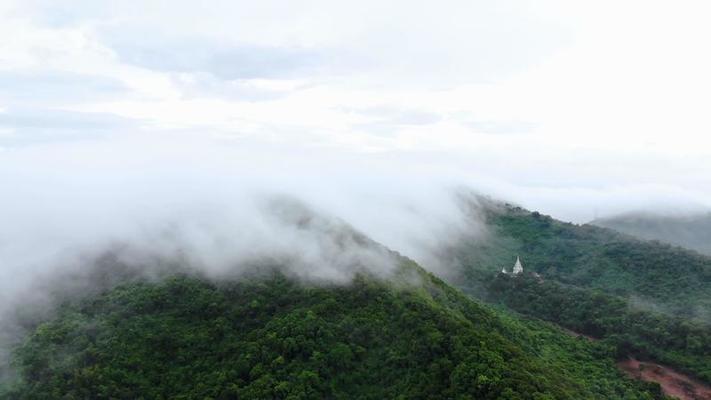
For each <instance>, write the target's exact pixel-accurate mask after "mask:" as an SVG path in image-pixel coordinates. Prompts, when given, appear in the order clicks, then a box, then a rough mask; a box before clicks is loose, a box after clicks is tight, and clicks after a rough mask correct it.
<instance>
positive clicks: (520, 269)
mask: <svg viewBox="0 0 711 400" xmlns="http://www.w3.org/2000/svg"><path fill="white" fill-rule="evenodd" d="M522 273H523V265H521V259H520V258H518V256H516V264H514V267H513V274H514V275H518V274H522Z"/></svg>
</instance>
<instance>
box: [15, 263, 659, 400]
mask: <svg viewBox="0 0 711 400" xmlns="http://www.w3.org/2000/svg"><path fill="white" fill-rule="evenodd" d="M402 268H403V270H404V271H409V272H407V273H409V274H411V273H412V272H413V271H414V272H415V273H416V274H417V275H418V276H419V277H420V279H419V280H420V283H416V284H413V283H402V282H400V283H397V282H398V280H397V279H395V280H388V281H384V280H381V279H377V278H374V277H371V276H366V275H361V276H359V277H358V278H357V279H356V280H355V281H354V282H353V283H352V284H350V285H345V286H338V285H334V286H328V285H326V286H324V285H320V286H317V285H313V284H308V283H299V282H295V281H294V280H292V279H287V278H285V277H284V276H283V275H281V274H280V273H274V274H273V275H271V276H268V277H260V278H251V279H242V280H236V281H229V282H220V283H216V282H213V281H210V280H207V279H204V278H201V277H198V276H192V275H175V276H172V277H169V278H166V279H163V280H157V281H156V280H153V281H132V282H127V283H124V284H121V285H119V286H117V287H114V288H112V289H108V290H105V291H103V292H102V293H98V294H95V295H91V296H88V297H84V298H81V299H74V300H72V301H67V302H64V304H63V305H62V306H61V307H60V308H59V309H58V310H57V313H56V315H55V317H53V318H51V319H50V320H47V321H44V322H42V323H40V324H39V325H38V326H36V327H35V328H34V329H33V332H32V333H31V334H30V335H29V336H28V337H27V339H26V340H25V341H24V342H23V343H22V344H21V346H19V347H18V348H17V349H16V351H15V366H16V368H17V369H18V371H19V376H20V379H19V380H18V381H15V382H14V383H12V384H11V385H7V386H6V388H5V389H4V390H5V392H4V395H2V398H6V399H57V398H63V399H86V398H96V399H101V398H107V399H108V398H119V399H139V398H144V399H168V398H170V399H197V398H199V399H237V398H260V399H320V398H343V399H345V398H372V399H382V398H401V399H418V398H420V399H437V398H441V399H453V398H457V399H570V398H576V399H600V398H606V399H655V398H662V395H661V393H660V389H659V387H658V385H655V384H647V383H642V382H638V381H633V380H631V379H629V378H626V377H624V376H623V375H622V374H621V372H619V371H617V370H616V369H615V368H614V364H613V358H614V354H612V352H611V351H610V349H608V348H607V347H605V346H602V345H598V344H595V343H590V342H587V341H585V340H582V339H576V338H573V337H571V336H569V335H567V334H565V333H562V332H561V331H560V330H558V329H557V328H555V327H553V326H550V325H547V324H546V323H543V322H538V321H535V320H526V319H521V318H520V317H515V316H513V315H511V314H509V313H508V312H506V311H503V310H498V309H494V308H491V307H488V306H484V305H481V304H478V303H477V302H475V301H472V300H471V299H469V298H468V297H466V296H465V295H463V294H462V293H460V292H458V291H457V290H455V289H453V288H451V287H449V286H448V285H446V284H445V283H443V282H442V281H440V280H439V279H437V278H435V277H433V276H432V275H430V274H428V273H426V272H424V271H423V270H422V269H420V268H419V267H418V266H417V265H415V264H414V263H412V262H409V261H408V262H404V264H403V267H402ZM408 281H410V282H412V280H411V279H409V280H408Z"/></svg>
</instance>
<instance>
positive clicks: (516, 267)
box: [501, 256, 523, 275]
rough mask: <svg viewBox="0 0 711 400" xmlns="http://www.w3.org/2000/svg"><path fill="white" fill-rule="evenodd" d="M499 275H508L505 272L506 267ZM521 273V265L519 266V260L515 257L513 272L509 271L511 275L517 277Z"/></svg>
mask: <svg viewBox="0 0 711 400" xmlns="http://www.w3.org/2000/svg"><path fill="white" fill-rule="evenodd" d="M501 273H502V274H508V272H507V271H506V267H503V268H501ZM522 273H523V265H522V264H521V259H520V258H519V257H518V256H516V263H515V264H514V267H513V271H511V275H519V274H522Z"/></svg>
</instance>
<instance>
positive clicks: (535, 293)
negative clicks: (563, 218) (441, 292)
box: [452, 199, 711, 382]
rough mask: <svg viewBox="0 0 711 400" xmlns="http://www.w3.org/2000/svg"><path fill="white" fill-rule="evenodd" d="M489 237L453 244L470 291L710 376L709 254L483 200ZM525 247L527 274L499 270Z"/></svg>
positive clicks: (622, 349) (619, 350) (619, 348)
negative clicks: (516, 275)
mask: <svg viewBox="0 0 711 400" xmlns="http://www.w3.org/2000/svg"><path fill="white" fill-rule="evenodd" d="M476 207H478V212H480V213H482V214H483V215H485V217H486V223H487V225H488V227H489V229H490V232H489V236H488V237H487V238H486V239H485V240H481V239H480V238H479V239H477V240H465V241H463V242H462V243H460V244H459V245H458V246H456V247H455V248H454V249H453V251H452V254H453V255H452V257H453V261H454V263H455V265H458V267H459V271H460V276H459V279H458V280H457V282H456V283H457V284H458V285H459V286H460V287H461V288H462V289H463V290H465V291H466V292H468V293H470V294H472V295H474V296H478V297H480V298H482V299H485V300H487V301H489V302H492V303H497V304H503V305H505V306H506V307H508V308H510V309H513V310H516V311H518V312H521V313H524V314H526V315H530V316H534V317H537V318H541V319H545V320H548V321H551V322H554V323H556V324H559V325H561V326H563V327H565V328H568V329H571V330H573V331H576V332H579V333H583V334H587V335H590V336H593V337H596V338H600V339H604V340H603V341H602V343H604V344H607V345H609V346H611V347H612V348H614V349H615V350H614V351H615V353H616V355H617V357H618V358H620V359H622V358H624V357H626V356H628V355H634V356H636V357H641V358H644V359H652V360H657V361H659V362H663V363H667V364H669V365H672V366H675V367H677V368H679V369H681V370H682V371H685V372H688V373H690V374H692V375H694V376H696V377H698V378H700V379H701V380H704V381H706V382H711V326H710V325H709V320H711V318H710V317H711V315H710V314H709V313H710V312H711V258H710V257H705V256H702V255H700V254H698V253H696V252H694V251H689V250H686V249H682V248H679V247H675V246H671V245H665V244H661V243H658V242H647V241H642V240H639V239H635V238H632V237H630V236H627V235H623V234H619V233H617V232H614V231H612V230H609V229H604V228H599V227H595V226H590V225H582V226H579V225H574V224H569V223H564V222H560V221H556V220H554V219H552V218H551V217H548V216H545V215H541V214H539V213H537V212H529V211H526V210H523V209H521V208H519V207H515V206H511V205H504V204H500V203H495V202H492V201H488V200H486V199H482V200H481V201H480V202H479V203H478V204H477V205H476ZM517 255H520V256H521V257H522V259H523V260H524V265H525V271H526V272H527V273H525V274H524V275H523V276H519V277H512V276H510V275H503V274H500V273H499V271H500V270H501V267H502V266H508V267H509V269H510V267H511V265H512V264H513V261H514V260H515V259H516V256H517Z"/></svg>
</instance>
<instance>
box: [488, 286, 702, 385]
mask: <svg viewBox="0 0 711 400" xmlns="http://www.w3.org/2000/svg"><path fill="white" fill-rule="evenodd" d="M489 289H490V290H489V293H492V295H491V297H490V299H489V300H491V301H499V302H502V303H503V304H505V305H506V306H508V307H510V308H512V309H514V310H517V311H519V312H522V313H525V314H527V315H533V316H536V317H538V318H542V319H545V320H548V321H551V322H554V323H556V324H558V325H560V326H564V327H566V328H568V329H571V330H573V331H575V332H579V333H583V334H586V335H590V336H593V337H596V338H603V341H602V342H601V344H603V345H608V346H610V347H611V348H614V349H615V354H616V356H617V358H618V359H624V358H627V357H628V356H630V355H633V356H635V357H638V358H642V359H650V358H651V359H654V360H657V361H659V362H662V363H665V364H669V365H673V366H675V367H677V368H678V369H680V370H682V371H684V372H687V373H689V374H692V375H695V376H697V377H698V378H700V379H702V380H705V381H707V382H711V329H709V327H708V326H707V325H705V324H702V323H699V322H695V321H690V320H685V319H683V318H678V317H672V316H668V315H666V314H660V313H653V312H649V311H639V310H635V309H633V308H630V307H629V306H628V305H627V304H626V303H625V302H624V301H623V300H621V299H620V298H618V297H615V296H610V295H607V294H605V293H602V292H600V291H591V290H586V289H579V288H574V287H569V286H566V285H561V284H558V283H555V282H550V281H546V282H541V281H539V280H538V279H537V278H536V277H534V276H532V275H524V276H518V277H511V276H507V275H501V274H500V275H498V276H497V277H496V278H495V279H494V280H493V281H492V282H491V285H490V286H489Z"/></svg>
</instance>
